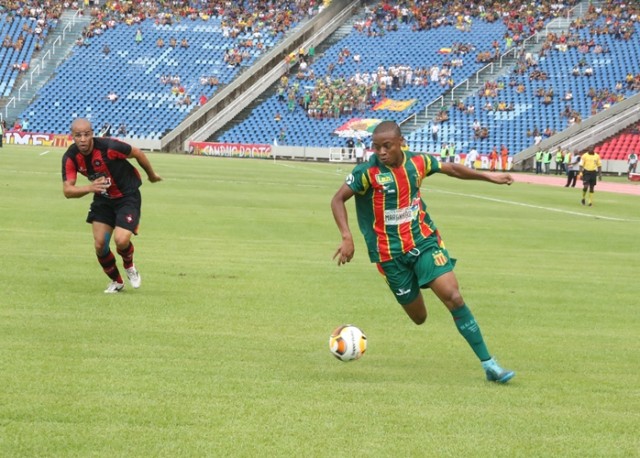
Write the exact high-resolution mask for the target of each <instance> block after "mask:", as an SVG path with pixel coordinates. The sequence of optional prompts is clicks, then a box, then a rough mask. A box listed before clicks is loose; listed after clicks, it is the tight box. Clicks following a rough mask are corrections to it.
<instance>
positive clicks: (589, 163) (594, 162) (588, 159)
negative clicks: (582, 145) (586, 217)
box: [578, 151, 602, 207]
mask: <svg viewBox="0 0 640 458" xmlns="http://www.w3.org/2000/svg"><path fill="white" fill-rule="evenodd" d="M578 176H579V177H581V178H582V200H581V202H582V205H585V197H586V196H587V188H588V189H589V207H591V206H592V205H593V192H594V188H595V186H596V183H597V182H598V179H600V180H602V160H601V159H600V155H599V154H598V153H596V152H595V151H588V152H586V153H585V154H583V155H582V158H581V159H580V174H579V175H578Z"/></svg>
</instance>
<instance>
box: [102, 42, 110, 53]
mask: <svg viewBox="0 0 640 458" xmlns="http://www.w3.org/2000/svg"><path fill="white" fill-rule="evenodd" d="M102 52H103V54H104V55H105V56H108V55H109V53H110V52H111V48H110V47H109V45H108V44H105V45H104V46H103V47H102Z"/></svg>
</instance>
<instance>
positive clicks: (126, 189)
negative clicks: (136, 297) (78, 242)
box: [62, 118, 162, 293]
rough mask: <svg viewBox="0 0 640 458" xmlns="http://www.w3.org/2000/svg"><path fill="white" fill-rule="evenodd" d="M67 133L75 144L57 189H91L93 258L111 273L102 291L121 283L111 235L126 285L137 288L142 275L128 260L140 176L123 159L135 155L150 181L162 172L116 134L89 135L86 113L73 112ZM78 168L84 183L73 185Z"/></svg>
mask: <svg viewBox="0 0 640 458" xmlns="http://www.w3.org/2000/svg"><path fill="white" fill-rule="evenodd" d="M71 137H72V138H73V141H74V144H73V145H71V146H70V147H69V148H68V149H67V151H66V152H65V153H64V156H63V157H62V182H63V185H62V191H63V193H64V196H65V197H66V198H68V199H69V198H79V197H83V196H86V195H87V194H93V201H92V202H91V207H90V209H89V214H88V216H87V223H91V225H92V227H93V240H94V243H95V249H96V255H97V256H98V262H100V265H101V266H102V269H103V270H104V272H105V274H107V276H109V278H110V279H111V283H109V285H108V286H107V289H106V290H105V291H104V292H105V293H117V292H119V291H121V290H122V289H123V288H124V281H123V280H122V276H121V275H120V272H119V270H118V267H117V266H116V258H115V256H114V255H113V253H112V252H111V249H110V248H109V242H110V240H111V238H113V240H114V242H115V245H116V250H117V252H118V254H119V255H120V256H122V261H123V265H124V268H125V271H126V272H127V277H128V278H129V282H130V283H131V286H133V287H134V288H139V287H140V284H141V281H142V280H141V277H140V274H139V273H138V270H137V269H136V267H135V265H134V263H133V243H131V236H132V235H133V234H137V232H138V224H139V222H140V208H141V204H142V197H141V195H140V190H139V187H140V185H142V180H141V178H140V173H139V172H138V169H136V168H135V167H134V166H133V165H131V163H130V162H129V161H128V160H127V159H135V160H136V161H137V162H138V165H140V167H142V169H143V170H144V171H145V172H146V174H147V177H148V179H149V181H150V182H152V183H155V182H157V181H161V180H162V177H160V175H157V174H156V173H155V172H154V171H153V167H152V166H151V162H149V159H148V158H147V156H146V155H145V154H144V153H143V152H142V151H141V150H140V149H138V148H136V147H134V146H131V145H129V144H127V143H124V142H121V141H118V140H115V139H111V138H98V137H94V136H93V127H92V126H91V122H89V121H88V120H87V119H84V118H77V119H75V120H74V121H73V122H72V123H71ZM78 173H79V174H81V175H84V176H85V177H87V178H88V179H89V184H87V185H84V186H78V185H76V180H77V178H78Z"/></svg>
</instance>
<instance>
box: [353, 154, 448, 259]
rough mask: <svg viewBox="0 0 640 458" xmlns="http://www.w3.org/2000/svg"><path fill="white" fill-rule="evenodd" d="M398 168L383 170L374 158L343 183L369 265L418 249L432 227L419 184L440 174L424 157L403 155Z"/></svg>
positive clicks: (436, 164)
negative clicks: (352, 203) (351, 196)
mask: <svg viewBox="0 0 640 458" xmlns="http://www.w3.org/2000/svg"><path fill="white" fill-rule="evenodd" d="M404 155H405V159H404V163H403V164H402V166H400V167H396V168H387V167H386V166H385V165H384V164H383V163H382V162H380V161H379V160H378V158H377V156H376V155H373V156H372V157H371V159H370V160H369V161H368V162H366V163H364V164H360V165H358V166H356V167H355V168H354V169H353V171H352V172H351V174H350V175H349V176H348V177H347V179H346V184H347V186H349V187H350V188H351V189H352V190H353V192H355V201H356V213H357V216H358V226H359V227H360V232H362V235H364V239H365V242H366V244H367V249H368V251H369V258H370V259H371V262H385V261H389V260H391V259H393V258H394V257H395V256H398V255H401V254H404V253H407V252H409V251H411V250H412V249H414V248H418V249H421V247H422V246H424V245H426V243H427V242H426V240H427V238H429V237H430V236H432V235H433V236H435V232H436V227H435V225H434V224H433V221H431V218H430V217H429V214H428V213H427V205H426V204H425V203H424V201H423V200H422V197H421V195H420V185H421V184H422V180H423V179H424V178H425V177H427V176H429V175H431V174H433V173H436V172H439V171H440V163H439V162H438V161H437V160H436V159H434V158H432V157H431V156H429V155H428V154H416V153H411V152H405V153H404Z"/></svg>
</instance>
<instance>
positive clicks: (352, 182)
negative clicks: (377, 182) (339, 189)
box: [345, 166, 370, 194]
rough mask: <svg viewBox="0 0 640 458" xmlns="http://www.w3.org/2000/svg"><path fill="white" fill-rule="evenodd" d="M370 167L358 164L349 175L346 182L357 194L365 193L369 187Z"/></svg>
mask: <svg viewBox="0 0 640 458" xmlns="http://www.w3.org/2000/svg"><path fill="white" fill-rule="evenodd" d="M368 170H369V168H368V167H364V166H356V167H355V168H354V169H353V171H352V172H351V173H350V174H349V175H348V176H347V179H346V180H345V183H346V185H347V186H349V187H350V188H351V190H352V191H353V192H355V193H356V194H364V193H365V192H366V191H367V189H369V186H370V183H369V174H368Z"/></svg>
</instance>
